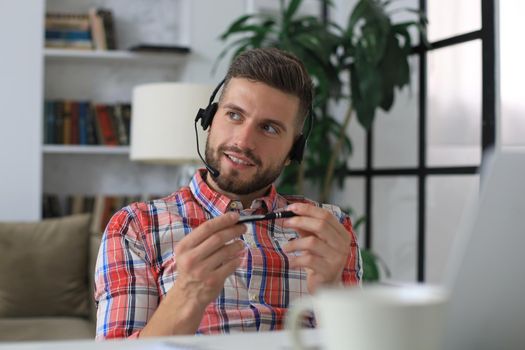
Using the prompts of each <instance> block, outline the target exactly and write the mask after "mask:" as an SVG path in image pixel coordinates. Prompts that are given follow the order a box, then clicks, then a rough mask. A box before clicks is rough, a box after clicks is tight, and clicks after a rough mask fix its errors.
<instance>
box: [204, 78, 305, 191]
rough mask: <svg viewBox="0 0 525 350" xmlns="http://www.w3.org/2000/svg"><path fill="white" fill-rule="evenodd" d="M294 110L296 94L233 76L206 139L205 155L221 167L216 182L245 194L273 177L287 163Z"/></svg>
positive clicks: (229, 189)
mask: <svg viewBox="0 0 525 350" xmlns="http://www.w3.org/2000/svg"><path fill="white" fill-rule="evenodd" d="M298 111H299V98H298V97H296V96H293V95H290V94H286V93H284V92H282V91H280V90H278V89H275V88H273V87H270V86H268V85H266V84H264V83H260V82H253V81H250V80H247V79H243V78H232V79H231V80H230V82H229V83H228V86H227V87H226V90H225V91H224V94H223V96H222V98H221V101H220V103H219V108H218V110H217V113H216V114H215V117H214V118H213V123H212V125H211V128H210V132H209V134H208V139H207V142H206V154H205V155H206V161H207V162H208V163H209V164H211V165H212V166H213V167H214V168H216V169H218V170H219V172H220V175H219V176H218V177H217V178H215V179H213V181H214V182H215V183H216V184H217V186H218V187H219V188H220V189H221V190H223V191H225V192H228V193H232V194H238V195H246V194H251V193H254V192H257V191H258V190H262V189H264V188H266V187H267V186H268V185H270V184H271V183H273V182H274V181H275V180H276V179H277V177H278V176H279V175H280V173H281V171H282V170H283V168H284V166H285V165H287V164H288V163H289V159H288V155H289V152H290V149H291V147H292V144H293V141H294V139H295V137H296V136H295V135H296V134H297V131H296V128H297V126H296V125H297V123H296V118H297V115H298Z"/></svg>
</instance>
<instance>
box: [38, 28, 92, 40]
mask: <svg viewBox="0 0 525 350" xmlns="http://www.w3.org/2000/svg"><path fill="white" fill-rule="evenodd" d="M47 39H62V40H71V41H76V40H87V41H91V32H90V31H87V30H86V31H78V30H46V40H47Z"/></svg>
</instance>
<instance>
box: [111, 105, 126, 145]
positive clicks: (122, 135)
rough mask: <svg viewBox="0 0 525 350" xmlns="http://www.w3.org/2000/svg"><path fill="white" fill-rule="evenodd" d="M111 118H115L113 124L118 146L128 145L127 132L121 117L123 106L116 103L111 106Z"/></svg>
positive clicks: (122, 116)
mask: <svg viewBox="0 0 525 350" xmlns="http://www.w3.org/2000/svg"><path fill="white" fill-rule="evenodd" d="M113 116H114V117H115V124H116V127H117V134H118V141H119V144H120V145H129V137H128V132H127V130H126V124H125V121H124V115H123V105H122V104H120V103H117V104H116V105H115V106H113Z"/></svg>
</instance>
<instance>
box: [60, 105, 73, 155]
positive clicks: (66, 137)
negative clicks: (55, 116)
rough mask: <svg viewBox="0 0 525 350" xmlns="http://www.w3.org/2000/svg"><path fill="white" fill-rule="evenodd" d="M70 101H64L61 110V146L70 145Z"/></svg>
mask: <svg viewBox="0 0 525 350" xmlns="http://www.w3.org/2000/svg"><path fill="white" fill-rule="evenodd" d="M71 105H72V102H71V101H64V103H63V109H62V118H63V124H62V125H63V128H64V130H63V139H62V144H64V145H70V144H71Z"/></svg>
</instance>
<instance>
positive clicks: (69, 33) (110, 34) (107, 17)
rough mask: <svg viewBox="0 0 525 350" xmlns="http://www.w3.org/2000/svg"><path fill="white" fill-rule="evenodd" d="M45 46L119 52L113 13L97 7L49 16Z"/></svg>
mask: <svg viewBox="0 0 525 350" xmlns="http://www.w3.org/2000/svg"><path fill="white" fill-rule="evenodd" d="M45 27H46V28H45V29H46V30H45V33H46V35H45V43H46V44H45V45H46V47H48V48H62V49H74V50H116V49H117V45H116V36H115V25H114V20H113V13H112V11H111V10H109V9H104V8H93V9H90V10H89V12H88V13H62V12H50V13H46V21H45Z"/></svg>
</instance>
